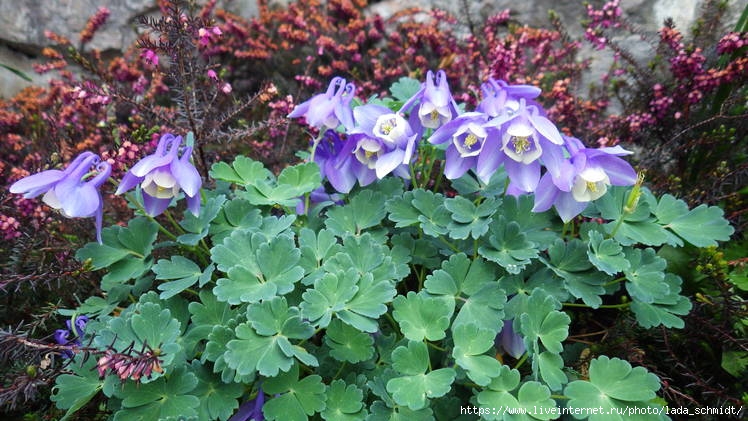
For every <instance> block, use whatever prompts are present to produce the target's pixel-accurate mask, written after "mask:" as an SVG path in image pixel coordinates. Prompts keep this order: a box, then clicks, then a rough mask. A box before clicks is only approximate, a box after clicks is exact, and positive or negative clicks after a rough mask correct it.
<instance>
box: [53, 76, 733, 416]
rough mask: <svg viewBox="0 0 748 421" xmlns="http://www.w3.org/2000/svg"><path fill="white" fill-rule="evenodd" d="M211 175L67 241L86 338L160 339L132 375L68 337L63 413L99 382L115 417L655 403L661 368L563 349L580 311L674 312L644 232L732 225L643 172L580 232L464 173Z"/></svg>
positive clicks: (697, 231)
mask: <svg viewBox="0 0 748 421" xmlns="http://www.w3.org/2000/svg"><path fill="white" fill-rule="evenodd" d="M412 88H413V87H412V86H409V85H407V84H402V83H401V84H400V85H396V86H395V87H393V92H395V93H400V96H403V97H405V96H406V95H405V93H404V92H400V91H410V90H412ZM211 176H212V177H213V178H214V179H216V180H218V181H219V182H225V183H231V184H232V185H233V186H234V188H233V190H229V189H227V188H226V185H225V184H223V185H222V186H223V187H222V194H217V193H213V192H211V191H206V192H204V195H205V197H204V206H203V209H202V213H201V214H200V216H198V217H195V216H192V215H189V214H188V215H186V216H185V218H184V219H183V220H182V221H180V222H179V223H178V225H175V226H173V227H172V228H173V229H174V230H175V233H174V235H173V236H166V235H164V236H158V232H159V229H160V227H159V225H158V224H157V223H156V222H155V221H154V220H151V219H147V218H145V217H142V216H140V217H137V218H135V219H133V220H132V221H131V222H130V224H129V225H128V226H127V227H119V226H115V227H110V228H107V229H105V230H104V231H103V240H104V241H103V244H94V243H92V244H89V245H87V246H86V247H84V248H83V249H81V250H79V251H78V255H77V256H78V258H79V259H80V260H81V261H83V260H89V259H90V262H91V266H92V267H93V269H97V270H98V269H104V270H105V271H103V272H102V275H103V277H102V285H101V287H102V290H103V291H104V292H106V293H107V294H106V295H105V296H104V298H98V299H89V300H87V301H86V302H85V303H84V305H83V306H82V307H81V308H80V309H78V313H79V314H80V313H81V312H85V313H87V314H89V315H97V314H98V316H97V317H96V318H95V319H93V320H92V321H91V322H90V323H89V327H88V328H87V333H86V334H87V336H88V335H92V336H91V337H92V338H93V340H92V341H91V342H90V344H91V347H94V348H97V349H99V350H101V353H100V354H98V355H103V352H104V351H105V350H109V351H110V352H111V351H116V352H120V353H125V354H127V353H128V352H129V355H136V354H137V352H146V351H149V352H152V353H157V356H158V360H157V365H158V368H159V369H158V370H154V371H153V372H152V373H150V375H149V376H146V377H144V378H142V379H140V381H139V382H136V381H134V380H133V379H132V376H128V375H127V373H125V374H121V373H118V372H116V371H115V370H112V369H111V367H109V369H106V367H103V366H102V364H101V363H98V368H99V369H102V367H103V368H105V369H104V371H105V373H106V375H105V377H103V378H99V377H98V375H97V371H96V367H97V361H96V357H93V358H89V359H88V360H86V361H83V359H82V358H81V355H77V356H76V357H75V360H74V361H73V363H72V364H71V365H70V366H69V370H70V373H69V374H64V375H62V376H59V377H58V378H57V383H56V385H55V388H54V394H53V400H54V401H55V403H56V404H57V406H58V407H59V408H62V409H65V410H68V414H73V413H74V412H75V411H76V410H78V409H79V408H81V407H82V406H83V405H85V404H86V402H88V401H89V400H90V399H91V398H92V397H94V396H95V395H97V394H99V393H102V394H104V395H105V396H106V397H108V398H109V409H110V410H111V411H112V413H113V414H114V419H115V420H125V419H127V420H129V419H141V420H160V419H199V420H208V419H220V420H226V419H228V418H229V417H230V416H231V415H232V414H233V413H235V412H236V410H237V408H238V407H239V405H240V404H241V403H243V402H244V401H248V400H250V399H256V398H257V397H258V395H259V394H262V396H265V397H266V399H267V401H266V402H265V404H264V406H263V411H264V416H265V417H266V418H267V419H270V420H306V419H309V418H312V417H316V419H318V418H322V419H325V420H364V419H367V420H399V419H408V420H411V421H412V420H432V419H445V418H444V416H443V415H442V414H446V413H452V414H454V412H455V408H456V407H458V406H463V407H468V406H470V407H476V408H482V409H483V412H482V414H483V415H482V417H483V418H484V419H490V420H502V419H512V420H514V419H528V420H529V419H540V420H545V419H556V418H558V417H559V411H560V410H561V409H564V408H586V407H603V408H604V409H605V410H614V409H620V408H626V407H641V408H646V407H649V406H653V407H657V406H658V405H660V403H659V402H660V401H658V400H657V399H655V398H656V392H657V390H658V389H659V380H658V379H657V377H656V376H654V375H653V374H651V373H648V372H647V371H646V370H645V369H644V368H641V367H636V368H632V367H631V366H630V364H629V363H627V362H625V361H622V360H619V359H616V358H613V359H609V358H608V357H606V356H597V357H596V358H593V359H592V360H591V362H590V363H589V370H588V371H589V375H585V376H580V375H579V372H578V371H577V370H576V369H572V368H571V366H572V365H573V363H574V362H575V361H576V357H577V356H576V355H573V353H571V352H569V353H567V352H564V350H565V345H566V344H567V338H568V336H569V329H570V326H571V323H572V320H573V319H574V318H575V315H574V311H582V310H580V307H585V308H586V309H585V310H583V311H595V309H598V308H601V307H608V308H618V309H621V310H622V311H629V312H630V314H631V316H632V317H634V318H635V319H636V320H637V322H638V323H639V324H640V325H641V326H643V327H645V328H651V327H656V326H665V327H682V326H683V321H682V319H681V318H680V316H683V315H685V314H687V313H688V311H689V310H690V307H691V304H690V302H689V301H688V299H687V298H685V297H684V296H682V295H680V292H681V291H680V285H681V280H680V278H679V277H678V276H676V275H674V274H672V273H668V271H667V262H666V261H665V260H664V259H662V258H661V257H659V256H658V255H657V248H658V247H660V246H662V245H664V244H668V245H671V246H682V245H684V244H685V243H690V244H692V245H695V246H699V247H701V246H708V245H712V244H714V243H715V241H718V240H725V239H727V238H728V237H729V235H730V233H731V228H730V227H729V226H728V225H727V223H726V222H725V220H724V219H723V218H722V213H721V210H719V208H715V207H706V206H699V207H697V208H695V209H692V210H689V209H688V208H687V206H686V205H685V203H683V202H682V201H680V200H677V199H675V198H673V197H672V196H668V195H665V196H663V197H662V198H660V199H659V200H658V199H656V198H655V197H654V196H653V195H652V194H651V193H649V192H648V191H646V189H644V192H643V194H642V197H641V200H640V202H639V204H638V206H637V208H636V209H635V210H633V212H631V211H624V210H623V207H624V205H625V201H626V196H627V189H626V188H611V189H610V190H609V192H608V193H607V194H606V195H605V196H603V197H602V198H600V199H599V200H598V201H596V203H595V204H593V205H591V206H590V207H589V208H588V209H587V210H586V212H585V215H586V216H588V217H592V218H596V219H594V220H593V221H600V220H602V221H603V222H602V223H595V222H587V223H584V224H582V225H581V226H580V229H579V231H578V232H576V233H575V232H573V231H571V230H569V229H568V227H562V224H561V223H560V220H559V219H558V218H557V217H556V216H555V215H554V214H553V213H552V211H549V212H544V213H533V212H531V209H532V206H533V205H532V198H531V197H528V196H522V197H519V198H515V197H512V196H506V197H504V195H503V193H502V192H501V189H500V188H498V187H496V186H494V187H491V188H487V187H488V186H481V184H480V183H479V182H477V181H476V180H475V179H473V178H472V177H471V176H470V175H466V176H464V177H463V179H461V180H457V181H456V182H455V183H454V185H455V186H457V187H459V188H460V189H461V191H462V193H461V194H460V195H458V196H456V197H445V196H444V195H443V194H441V193H434V192H432V191H429V190H424V189H413V190H406V189H405V186H404V185H403V183H402V182H401V181H398V180H396V179H385V180H382V181H380V182H378V183H375V184H373V185H371V186H368V187H366V188H362V189H359V190H354V192H352V193H351V194H350V195H349V196H348V197H347V198H346V200H345V203H344V204H342V205H336V206H330V207H327V208H324V209H322V210H321V211H320V212H318V213H316V214H314V215H316V216H313V217H312V216H309V217H307V216H303V215H302V216H297V215H296V214H295V212H294V209H295V207H296V205H297V204H299V203H300V202H301V201H303V200H304V199H305V195H306V194H307V193H309V192H310V191H312V190H313V189H314V188H316V187H317V186H319V183H320V177H319V171H318V169H317V167H316V165H315V164H302V165H297V166H291V167H288V168H286V169H285V170H284V171H283V172H282V173H281V174H280V175H279V176H278V177H277V178H276V177H274V176H273V175H272V174H271V173H270V171H268V170H267V169H265V168H264V167H263V166H262V164H260V163H259V162H255V161H252V160H250V159H248V158H245V157H239V158H237V159H236V160H235V161H234V162H233V163H232V164H227V163H219V164H216V165H214V166H213V169H212V171H211ZM499 179H501V177H499ZM502 180H503V179H502ZM499 184H502V183H499ZM315 218H317V219H315ZM597 218H600V219H597ZM309 227H315V229H310V228H309ZM161 228H162V229H163V227H161ZM565 228H566V229H565ZM149 291H150V292H149ZM115 308H116V309H115ZM505 320H506V322H505ZM505 323H509V324H513V327H514V330H515V332H516V333H517V334H518V335H519V336H520V338H521V339H522V341H523V343H524V346H525V348H526V354H525V356H524V357H522V358H521V359H519V360H518V361H516V362H515V363H514V364H513V366H509V365H507V364H505V363H504V362H503V361H504V360H503V359H502V358H500V357H497V353H499V345H498V343H499V341H497V335H499V334H500V331H501V330H502V327H503V326H504V324H505ZM132 350H134V351H132ZM504 358H508V357H504ZM120 383H121V385H120ZM500 408H504V409H505V412H500V411H499V409H500ZM510 409H511V411H512V412H509V410H510ZM522 409H525V410H527V411H528V412H527V413H526V414H519V413H517V411H519V410H522ZM489 410H490V411H489ZM450 411H451V412H450ZM458 415H459V414H458ZM463 415H464V414H463ZM655 418H656V417H655ZM590 419H596V418H595V415H590ZM600 419H607V418H604V417H603V418H600Z"/></svg>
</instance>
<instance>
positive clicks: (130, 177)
mask: <svg viewBox="0 0 748 421" xmlns="http://www.w3.org/2000/svg"><path fill="white" fill-rule="evenodd" d="M181 144H182V136H174V135H173V134H170V133H167V134H165V135H163V136H161V139H160V140H159V142H158V146H157V147H156V152H155V153H153V154H151V155H148V156H147V157H145V158H143V159H141V160H140V162H138V163H137V164H135V165H134V166H133V167H132V168H131V169H130V171H128V172H127V174H125V176H124V178H123V179H122V182H120V185H119V188H117V192H116V194H122V193H124V192H126V191H128V190H130V189H131V188H133V187H135V186H136V185H138V184H140V185H141V187H142V189H143V205H144V206H145V210H146V212H147V213H148V215H151V216H156V215H159V214H160V213H161V212H163V211H164V210H165V209H166V208H167V207H168V206H169V203H171V199H173V198H174V197H175V196H176V195H178V194H179V191H180V190H183V191H184V194H185V196H187V208H188V209H189V210H190V212H192V213H193V214H194V215H198V214H199V213H200V194H199V193H200V186H201V185H202V180H201V179H200V174H199V173H198V172H197V169H196V168H195V166H194V165H192V163H191V162H190V156H191V155H192V147H191V146H188V147H185V148H184V150H183V151H182V155H181V157H179V147H180V145H181Z"/></svg>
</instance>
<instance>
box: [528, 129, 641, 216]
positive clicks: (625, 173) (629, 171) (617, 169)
mask: <svg viewBox="0 0 748 421" xmlns="http://www.w3.org/2000/svg"><path fill="white" fill-rule="evenodd" d="M565 139H566V149H567V150H568V151H569V154H570V155H571V158H570V162H571V165H572V171H571V172H570V177H568V180H569V181H568V185H567V187H568V188H566V189H562V188H560V187H559V184H560V183H558V182H557V181H554V179H553V176H552V174H551V173H550V171H549V172H547V173H546V174H544V175H543V177H542V178H541V179H540V183H539V185H538V188H537V190H536V191H535V206H534V207H533V212H544V211H546V210H548V209H550V208H551V206H554V207H555V208H556V210H557V211H558V214H559V216H560V217H561V219H562V220H563V221H564V222H568V221H570V220H572V219H573V218H574V217H575V216H577V215H579V214H580V213H582V211H584V209H585V208H586V207H587V205H588V204H589V202H591V201H593V200H596V199H598V198H600V197H601V196H602V195H604V194H605V192H606V191H607V189H608V186H609V185H613V186H631V185H633V184H635V183H636V178H637V175H636V171H635V170H634V168H633V167H631V164H629V163H628V162H626V161H624V160H623V159H621V158H619V156H623V155H630V154H631V153H632V152H629V151H627V150H625V149H623V148H621V147H620V146H615V147H612V148H599V149H590V148H585V147H584V145H583V144H582V142H580V141H579V140H578V139H576V138H573V137H566V138H565Z"/></svg>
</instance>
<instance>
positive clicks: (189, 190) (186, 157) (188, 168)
mask: <svg viewBox="0 0 748 421" xmlns="http://www.w3.org/2000/svg"><path fill="white" fill-rule="evenodd" d="M191 155H192V148H187V149H185V151H184V153H183V155H182V157H181V158H180V159H175V160H174V161H172V162H171V167H170V169H171V174H173V175H174V178H175V179H176V181H177V182H178V183H179V186H180V187H182V190H184V193H185V194H186V195H187V196H189V197H193V196H196V195H197V194H198V193H199V192H200V187H201V186H202V185H203V180H202V179H201V178H200V173H198V172H197V168H195V166H194V165H192V163H191V162H190V156H191Z"/></svg>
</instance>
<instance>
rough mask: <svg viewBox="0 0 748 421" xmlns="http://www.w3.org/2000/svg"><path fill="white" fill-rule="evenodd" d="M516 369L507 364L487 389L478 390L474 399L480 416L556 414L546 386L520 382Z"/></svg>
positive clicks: (519, 417) (543, 417)
mask: <svg viewBox="0 0 748 421" xmlns="http://www.w3.org/2000/svg"><path fill="white" fill-rule="evenodd" d="M519 377H520V376H519V372H518V371H517V370H514V369H510V368H509V367H507V366H502V367H501V373H500V374H499V376H497V377H495V378H494V379H493V380H492V381H491V383H490V384H489V385H488V387H487V388H486V389H484V390H483V391H481V392H480V393H478V396H477V399H476V400H477V401H478V404H479V405H480V409H481V413H483V416H482V417H483V418H484V419H488V420H522V421H524V420H527V421H530V420H549V419H554V418H557V414H558V408H556V402H555V401H554V400H553V399H551V398H550V396H551V392H550V390H548V387H546V386H545V385H542V384H540V383H538V382H534V381H529V382H524V383H522V386H520V388H519V390H518V391H517V392H516V395H515V394H512V393H511V392H512V391H514V390H515V389H516V388H517V386H519Z"/></svg>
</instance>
